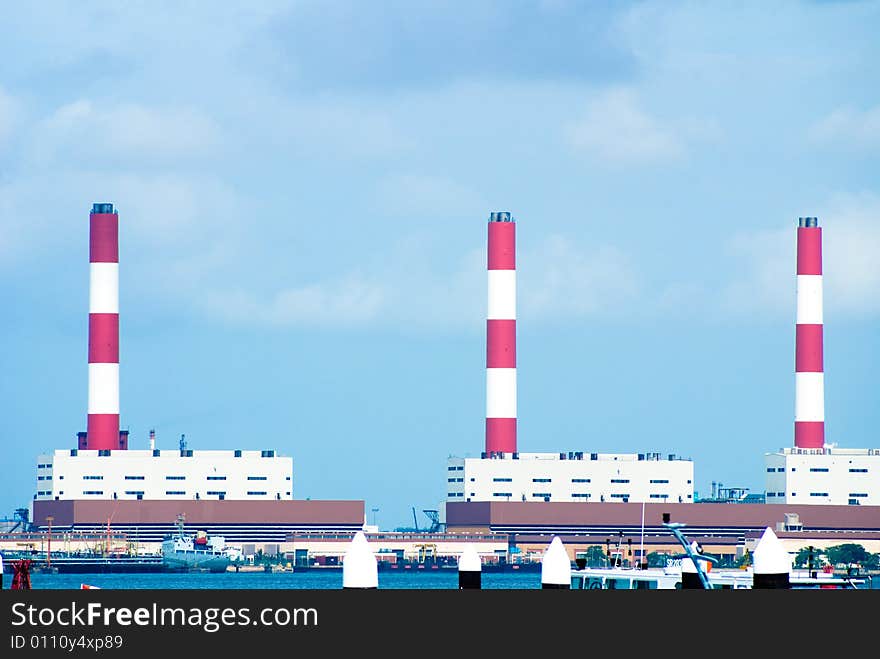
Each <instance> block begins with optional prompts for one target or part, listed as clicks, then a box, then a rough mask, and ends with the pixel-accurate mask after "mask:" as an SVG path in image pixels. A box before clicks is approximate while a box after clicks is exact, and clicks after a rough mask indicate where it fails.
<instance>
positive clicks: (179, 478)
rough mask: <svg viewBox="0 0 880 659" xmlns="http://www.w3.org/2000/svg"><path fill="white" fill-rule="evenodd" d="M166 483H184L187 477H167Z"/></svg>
mask: <svg viewBox="0 0 880 659" xmlns="http://www.w3.org/2000/svg"><path fill="white" fill-rule="evenodd" d="M165 480H166V481H182V480H186V476H166V477H165Z"/></svg>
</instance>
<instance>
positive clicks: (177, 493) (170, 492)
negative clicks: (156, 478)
mask: <svg viewBox="0 0 880 659" xmlns="http://www.w3.org/2000/svg"><path fill="white" fill-rule="evenodd" d="M165 494H166V495H168V496H170V497H173V496H183V495H185V494H186V492H184V491H183V490H165Z"/></svg>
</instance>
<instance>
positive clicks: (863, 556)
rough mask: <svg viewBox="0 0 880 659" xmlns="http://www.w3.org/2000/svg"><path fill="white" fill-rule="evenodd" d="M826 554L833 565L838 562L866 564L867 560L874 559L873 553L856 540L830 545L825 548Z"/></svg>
mask: <svg viewBox="0 0 880 659" xmlns="http://www.w3.org/2000/svg"><path fill="white" fill-rule="evenodd" d="M825 555H826V556H827V557H828V561H829V562H830V563H831V564H832V565H837V564H838V563H843V564H844V565H849V564H850V563H858V564H859V565H865V563H866V562H871V561H872V559H873V555H872V554H870V553H869V552H868V551H867V550H866V549H865V548H864V547H863V546H862V545H859V544H856V543H854V542H847V543H844V544H842V545H834V546H833V547H829V548H828V549H826V550H825Z"/></svg>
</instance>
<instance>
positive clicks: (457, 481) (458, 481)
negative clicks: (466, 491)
mask: <svg viewBox="0 0 880 659" xmlns="http://www.w3.org/2000/svg"><path fill="white" fill-rule="evenodd" d="M446 480H447V481H448V482H450V483H463V482H464V479H463V478H447V479H446Z"/></svg>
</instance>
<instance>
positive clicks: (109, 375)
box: [86, 204, 127, 449]
mask: <svg viewBox="0 0 880 659" xmlns="http://www.w3.org/2000/svg"><path fill="white" fill-rule="evenodd" d="M89 225H90V226H89V279H90V285H89V407H88V412H89V420H88V428H87V431H86V448H88V449H119V448H127V447H126V446H124V445H123V442H122V441H121V437H120V433H119V214H118V213H116V212H115V211H114V210H113V204H93V205H92V212H91V214H90V216H89Z"/></svg>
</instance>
